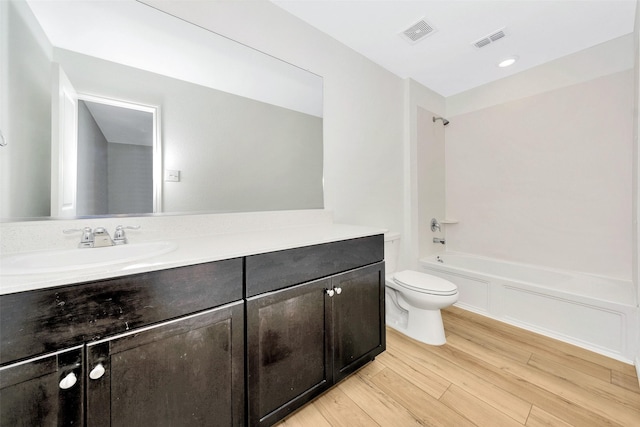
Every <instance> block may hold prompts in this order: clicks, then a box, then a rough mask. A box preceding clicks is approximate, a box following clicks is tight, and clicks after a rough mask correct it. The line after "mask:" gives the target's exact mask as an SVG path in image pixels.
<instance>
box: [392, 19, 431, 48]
mask: <svg viewBox="0 0 640 427" xmlns="http://www.w3.org/2000/svg"><path fill="white" fill-rule="evenodd" d="M435 31H436V28H435V27H434V26H433V25H431V24H429V23H428V22H427V21H425V20H424V19H421V20H420V21H418V22H416V23H415V24H413V25H412V26H410V27H409V28H407V29H406V30H404V31H401V32H400V36H401V37H402V38H404V39H405V40H406V41H408V42H409V43H417V42H419V41H420V40H422V39H424V38H425V37H427V36H428V35H431V34H433V33H434V32H435Z"/></svg>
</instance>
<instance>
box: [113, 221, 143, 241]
mask: <svg viewBox="0 0 640 427" xmlns="http://www.w3.org/2000/svg"><path fill="white" fill-rule="evenodd" d="M125 229H127V230H138V229H140V226H139V225H127V226H124V225H119V226H117V227H116V231H114V233H113V243H115V244H116V245H124V244H125V243H127V242H128V240H127V236H126V234H125V232H124V230H125Z"/></svg>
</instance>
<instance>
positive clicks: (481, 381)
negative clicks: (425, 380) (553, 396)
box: [387, 331, 531, 423]
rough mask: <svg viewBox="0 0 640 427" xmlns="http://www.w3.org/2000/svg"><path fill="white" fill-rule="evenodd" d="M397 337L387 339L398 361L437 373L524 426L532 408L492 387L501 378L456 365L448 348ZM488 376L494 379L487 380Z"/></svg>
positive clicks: (510, 394)
mask: <svg viewBox="0 0 640 427" xmlns="http://www.w3.org/2000/svg"><path fill="white" fill-rule="evenodd" d="M396 335H400V334H399V333H397V332H395V331H394V332H391V333H390V334H389V335H388V336H394V339H392V340H390V339H387V348H389V349H391V351H392V352H393V353H397V354H398V355H399V357H401V358H407V359H408V360H410V361H411V363H412V364H417V365H419V366H421V367H422V368H423V369H427V370H430V371H433V372H435V373H436V374H438V375H440V376H441V377H443V378H446V379H447V380H449V381H451V382H452V383H454V384H456V385H457V386H459V387H461V388H462V389H463V390H465V391H467V392H469V393H471V394H472V395H474V396H478V397H479V398H480V399H482V400H483V401H484V402H486V403H487V404H489V405H491V406H493V407H495V408H498V409H500V410H501V411H502V412H504V413H505V414H507V415H509V416H510V417H511V418H513V419H515V420H518V421H520V422H522V423H524V422H525V421H526V419H527V416H528V415H529V410H530V408H531V404H530V403H529V402H527V401H525V400H523V399H521V398H520V397H519V396H518V395H516V394H513V393H510V392H509V391H505V390H504V389H502V388H500V387H498V386H496V385H495V384H494V383H492V380H493V379H492V377H496V376H498V375H497V374H493V373H491V372H487V371H483V372H481V373H480V374H481V375H480V376H479V375H476V372H474V371H473V370H469V369H465V368H464V367H463V366H461V365H460V364H457V363H456V360H455V358H454V357H451V356H450V355H449V354H447V353H446V351H447V345H444V346H442V347H434V346H429V345H426V344H422V343H418V342H417V341H414V340H411V339H409V338H406V337H404V339H397V338H398V337H397V336H396ZM461 368H462V369H461ZM487 373H490V374H492V375H490V376H489V377H487V375H486V374H487Z"/></svg>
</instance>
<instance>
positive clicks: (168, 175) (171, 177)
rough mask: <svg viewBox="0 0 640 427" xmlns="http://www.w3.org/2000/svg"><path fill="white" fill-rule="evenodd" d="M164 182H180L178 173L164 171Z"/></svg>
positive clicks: (168, 170)
mask: <svg viewBox="0 0 640 427" xmlns="http://www.w3.org/2000/svg"><path fill="white" fill-rule="evenodd" d="M164 180H165V181H166V182H180V171H176V170H171V169H165V170H164Z"/></svg>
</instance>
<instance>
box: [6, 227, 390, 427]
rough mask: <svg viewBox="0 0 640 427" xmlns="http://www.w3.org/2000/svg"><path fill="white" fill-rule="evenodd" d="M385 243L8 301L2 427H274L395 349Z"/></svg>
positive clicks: (307, 250) (195, 268)
mask: <svg viewBox="0 0 640 427" xmlns="http://www.w3.org/2000/svg"><path fill="white" fill-rule="evenodd" d="M383 258H384V257H383V237H382V235H377V236H370V237H363V238H358V239H350V240H344V241H338V242H332V243H325V244H320V245H312V246H306V247H301V248H295V249H289V250H284V251H276V252H271V253H265V254H259V255H254V256H248V257H244V258H235V259H229V260H223V261H215V262H210V263H204V264H198V265H192V266H186V267H180V268H174V269H168V270H160V271H153V272H148V273H142V274H135V275H130V276H122V277H117V278H113V279H105V280H99V281H95V282H88V283H81V284H77V285H67V286H60V287H54V288H45V289H38V290H33V291H27V292H20V293H15V294H6V295H0V427H5V426H6V427H9V426H11V427H14V426H29V427H30V426H34V425H42V426H85V425H86V426H88V427H94V426H154V427H156V426H168V427H174V426H190V427H191V426H210V425H215V426H232V427H235V426H245V425H247V426H258V425H265V426H266V425H272V424H274V423H275V422H277V421H279V420H281V419H282V418H284V417H285V416H286V415H288V414H289V413H291V412H292V411H294V410H295V409H297V408H299V407H301V406H302V405H304V404H305V403H307V402H308V401H310V400H311V399H312V398H314V397H316V396H318V395H319V394H320V393H322V392H323V391H324V390H326V389H328V388H329V387H331V386H332V385H334V384H335V383H337V382H338V381H340V380H341V379H343V378H344V377H345V376H347V375H349V374H350V373H352V372H354V371H355V370H356V369H358V368H360V367H362V366H363V365H364V364H366V363H367V362H369V361H371V360H373V358H374V357H375V356H376V355H377V354H379V353H380V352H382V351H383V350H384V348H385V329H384V262H383Z"/></svg>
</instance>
